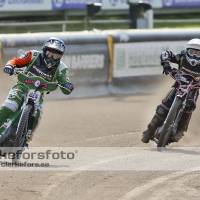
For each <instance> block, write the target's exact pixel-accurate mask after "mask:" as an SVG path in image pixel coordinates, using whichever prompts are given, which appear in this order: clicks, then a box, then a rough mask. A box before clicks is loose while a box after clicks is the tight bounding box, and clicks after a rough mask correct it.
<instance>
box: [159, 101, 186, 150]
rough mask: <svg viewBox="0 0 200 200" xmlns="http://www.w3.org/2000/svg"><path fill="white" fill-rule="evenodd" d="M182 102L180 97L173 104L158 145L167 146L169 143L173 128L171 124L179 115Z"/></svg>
mask: <svg viewBox="0 0 200 200" xmlns="http://www.w3.org/2000/svg"><path fill="white" fill-rule="evenodd" d="M181 104H182V100H181V99H178V98H177V99H176V100H175V102H174V103H173V104H172V107H171V109H170V111H169V113H168V115H167V119H166V120H165V123H164V125H163V128H162V132H161V134H160V137H159V141H158V144H157V147H165V146H166V144H167V143H168V140H169V137H170V135H171V128H172V127H171V126H172V125H173V122H174V121H175V118H176V116H177V113H178V110H179V108H180V106H181Z"/></svg>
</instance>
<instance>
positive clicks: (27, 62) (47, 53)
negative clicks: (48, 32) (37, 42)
mask: <svg viewBox="0 0 200 200" xmlns="http://www.w3.org/2000/svg"><path fill="white" fill-rule="evenodd" d="M65 48H66V46H65V43H64V42H63V41H62V40H60V39H58V38H55V37H50V38H49V39H47V40H46V41H45V42H44V44H43V47H42V52H40V51H36V50H30V51H28V52H27V53H26V54H25V55H22V56H21V57H19V58H13V59H11V60H9V61H8V62H7V64H6V66H5V68H4V72H5V73H7V74H9V75H13V73H14V68H15V67H17V68H21V67H26V69H25V71H24V73H25V74H27V75H28V76H40V77H42V78H43V79H45V80H46V81H49V82H54V81H57V82H59V83H61V84H62V86H63V87H64V88H61V90H62V92H63V93H64V94H66V95H69V94H70V93H71V92H72V90H73V89H74V86H73V84H72V83H71V82H70V80H69V78H68V68H67V66H66V65H65V64H64V63H63V62H61V58H62V56H63V54H64V52H65ZM24 93H26V88H25V87H24V85H22V84H20V83H17V84H16V85H14V86H13V87H12V89H11V91H10V92H9V94H8V97H7V99H6V100H5V101H4V103H3V105H2V106H1V107H0V127H1V126H2V125H3V124H4V122H5V120H6V119H8V118H9V117H10V116H11V115H12V114H13V113H14V112H15V111H16V110H17V109H18V108H20V107H21V106H22V104H23V96H24ZM42 113H43V98H42V99H41V102H40V107H39V112H38V115H37V116H36V120H35V124H34V130H35V129H36V127H37V125H38V123H39V121H40V119H41V115H42Z"/></svg>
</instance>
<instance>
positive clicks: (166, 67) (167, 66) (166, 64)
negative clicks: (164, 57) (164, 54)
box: [162, 61, 172, 75]
mask: <svg viewBox="0 0 200 200" xmlns="http://www.w3.org/2000/svg"><path fill="white" fill-rule="evenodd" d="M162 66H163V74H165V75H168V74H169V72H170V71H171V69H172V68H171V66H170V62H169V61H165V62H163V63H162Z"/></svg>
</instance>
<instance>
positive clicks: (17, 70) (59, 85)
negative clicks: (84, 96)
mask: <svg viewBox="0 0 200 200" xmlns="http://www.w3.org/2000/svg"><path fill="white" fill-rule="evenodd" d="M23 72H24V70H22V69H20V68H17V67H15V68H14V73H13V74H14V75H17V74H21V73H23ZM54 84H55V85H57V86H58V87H60V88H63V89H65V90H67V91H68V92H70V90H68V89H67V88H66V87H63V86H62V83H56V82H55V83H54Z"/></svg>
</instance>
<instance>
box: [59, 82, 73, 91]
mask: <svg viewBox="0 0 200 200" xmlns="http://www.w3.org/2000/svg"><path fill="white" fill-rule="evenodd" d="M61 85H62V86H63V87H64V88H66V89H68V90H70V91H72V90H73V89H74V85H73V84H72V83H69V82H66V83H62V84H61Z"/></svg>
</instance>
